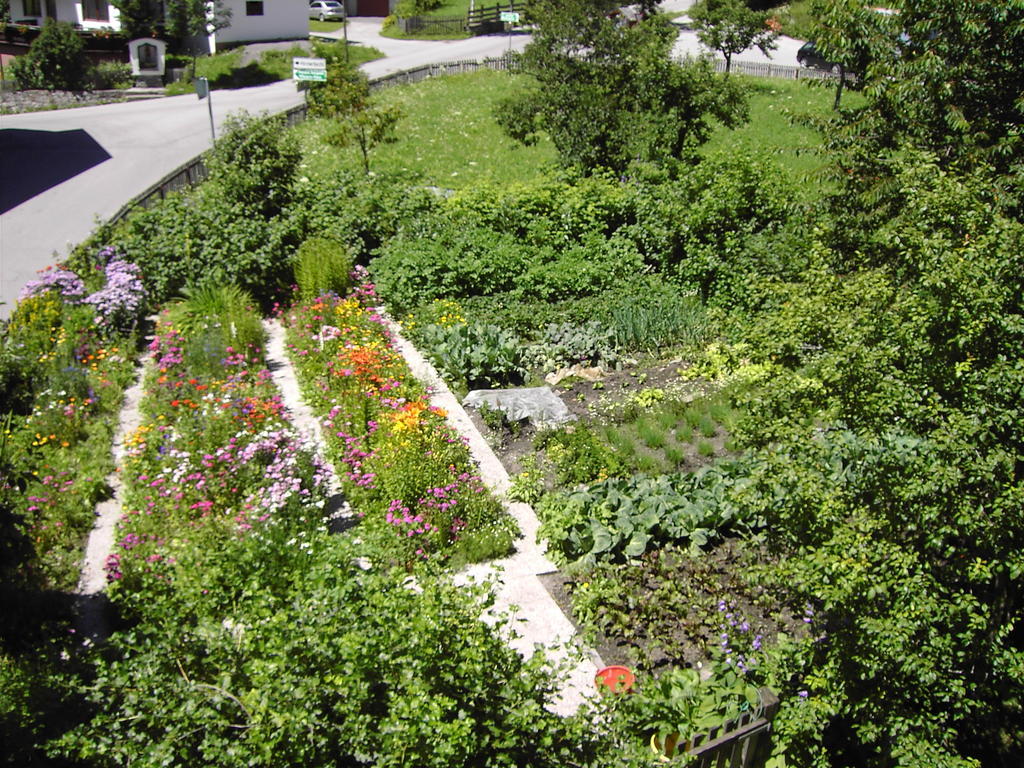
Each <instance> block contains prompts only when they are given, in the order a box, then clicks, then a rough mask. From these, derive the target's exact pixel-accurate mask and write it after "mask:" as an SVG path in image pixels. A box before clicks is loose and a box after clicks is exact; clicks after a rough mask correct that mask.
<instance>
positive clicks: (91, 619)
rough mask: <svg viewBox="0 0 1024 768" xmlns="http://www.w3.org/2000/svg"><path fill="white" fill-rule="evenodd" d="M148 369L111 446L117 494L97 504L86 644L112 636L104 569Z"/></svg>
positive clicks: (128, 396) (82, 581) (83, 594)
mask: <svg viewBox="0 0 1024 768" xmlns="http://www.w3.org/2000/svg"><path fill="white" fill-rule="evenodd" d="M146 367H147V366H146V363H143V364H141V365H139V366H138V368H137V370H136V379H135V383H134V384H132V386H131V387H129V388H128V389H127V390H125V393H124V403H123V405H122V406H121V414H120V417H119V421H118V425H117V430H116V431H115V432H114V439H113V443H112V446H111V452H112V453H113V455H114V471H113V472H111V473H110V475H108V476H107V484H108V485H109V486H110V487H111V489H113V494H111V497H110V498H109V499H106V500H105V501H101V502H100V503H99V504H97V505H96V521H95V523H93V529H92V531H91V532H90V533H89V538H88V540H87V541H86V545H85V556H84V558H83V560H82V570H81V574H80V575H79V579H78V590H77V595H78V599H77V601H76V608H77V610H76V613H77V625H78V626H77V632H78V635H79V637H81V638H82V641H83V642H85V643H95V642H98V641H99V640H103V639H105V638H106V637H107V636H108V635H109V634H110V632H109V627H108V626H107V621H106V611H105V605H106V600H104V599H103V597H102V594H101V593H102V592H103V590H104V588H105V587H106V586H107V574H106V572H105V571H104V568H103V566H104V565H105V564H106V562H107V557H108V556H109V555H110V553H111V551H112V550H113V548H114V535H115V532H116V529H117V521H118V520H120V519H121V506H122V503H123V501H124V484H123V483H122V482H121V475H120V468H121V462H122V460H123V459H124V440H125V437H126V436H127V435H129V434H131V433H132V432H134V431H135V430H136V429H137V428H138V427H139V426H140V425H141V424H142V414H141V412H140V411H139V403H140V402H141V401H142V383H143V381H144V380H145V375H146Z"/></svg>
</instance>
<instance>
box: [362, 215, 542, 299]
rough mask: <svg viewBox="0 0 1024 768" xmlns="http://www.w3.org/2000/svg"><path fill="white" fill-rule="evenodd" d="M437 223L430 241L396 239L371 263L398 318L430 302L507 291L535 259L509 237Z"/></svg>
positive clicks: (472, 228) (381, 289)
mask: <svg viewBox="0 0 1024 768" xmlns="http://www.w3.org/2000/svg"><path fill="white" fill-rule="evenodd" d="M439 224H441V226H442V227H444V228H443V229H442V230H441V231H440V232H437V233H436V234H434V235H432V236H428V237H420V236H418V235H412V236H403V235H400V236H399V237H397V238H395V240H394V241H392V242H390V243H388V244H387V245H386V246H385V247H384V248H383V249H382V253H381V255H380V256H379V257H378V258H377V259H375V260H374V262H373V265H372V268H373V275H374V278H375V280H376V282H377V284H378V286H379V288H380V291H381V295H382V296H383V297H384V298H385V300H386V301H387V303H388V306H389V307H390V308H391V309H392V311H394V312H395V313H397V314H405V313H407V312H409V311H411V310H413V309H415V308H416V307H418V306H419V305H421V304H426V303H427V302H430V301H432V300H434V299H439V298H451V299H459V298H462V297H464V296H479V295H490V294H495V293H501V292H504V291H510V290H512V289H513V288H514V287H515V286H516V284H517V281H518V278H519V277H520V276H521V275H522V274H523V273H524V272H525V271H526V269H527V268H528V266H529V264H530V263H531V262H532V261H533V260H534V258H535V254H534V253H533V252H532V251H531V250H530V249H528V248H527V247H526V246H524V245H523V244H521V243H519V242H517V241H516V239H515V238H514V237H512V236H511V235H504V234H501V233H498V232H494V231H492V230H488V229H484V228H482V227H479V226H475V225H465V226H459V227H455V226H451V225H448V226H445V225H444V224H443V223H441V222H439Z"/></svg>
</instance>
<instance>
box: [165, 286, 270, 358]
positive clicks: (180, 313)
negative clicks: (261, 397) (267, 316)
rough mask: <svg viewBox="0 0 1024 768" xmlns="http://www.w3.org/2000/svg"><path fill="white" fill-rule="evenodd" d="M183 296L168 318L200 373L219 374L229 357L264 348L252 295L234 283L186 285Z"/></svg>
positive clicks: (172, 308)
mask: <svg viewBox="0 0 1024 768" xmlns="http://www.w3.org/2000/svg"><path fill="white" fill-rule="evenodd" d="M182 293H183V294H184V295H185V298H184V300H182V301H179V302H177V303H176V304H173V305H172V306H171V307H170V308H169V309H168V311H167V315H168V320H169V322H170V323H171V325H172V326H173V327H174V329H175V330H177V331H178V332H179V333H181V335H182V336H183V337H184V339H185V340H186V341H187V342H188V343H187V344H185V358H186V361H187V364H188V368H189V370H191V371H192V373H193V375H197V376H207V375H208V376H213V377H216V376H219V375H221V374H222V372H223V363H222V362H221V361H222V360H224V358H226V357H231V356H232V355H233V354H235V353H238V352H244V353H252V352H258V351H259V350H261V349H262V348H263V339H264V333H263V325H262V323H261V322H260V316H259V315H258V314H257V312H256V311H255V302H254V301H253V299H252V297H251V296H250V295H249V294H247V293H246V292H245V291H243V290H242V289H241V288H239V287H237V286H235V285H230V284H229V285H212V284H209V283H206V284H203V285H200V286H198V287H196V288H185V289H184V290H183V291H182Z"/></svg>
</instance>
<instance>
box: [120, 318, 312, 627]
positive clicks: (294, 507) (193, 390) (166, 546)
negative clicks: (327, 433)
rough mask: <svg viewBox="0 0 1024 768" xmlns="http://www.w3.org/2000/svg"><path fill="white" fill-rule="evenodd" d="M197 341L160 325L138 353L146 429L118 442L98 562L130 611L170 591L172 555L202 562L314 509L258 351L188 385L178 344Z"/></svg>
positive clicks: (304, 464)
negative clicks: (107, 533) (118, 508)
mask: <svg viewBox="0 0 1024 768" xmlns="http://www.w3.org/2000/svg"><path fill="white" fill-rule="evenodd" d="M204 341H208V339H207V338H206V337H201V338H200V340H189V339H186V338H185V337H184V336H183V335H182V334H181V333H179V332H178V331H177V330H175V328H174V327H173V326H172V325H170V324H168V323H167V322H161V323H160V324H159V325H158V326H157V331H156V335H155V337H154V339H153V341H152V343H151V344H150V346H149V352H150V362H151V365H152V370H151V372H150V374H149V377H148V379H147V382H146V396H145V400H144V401H143V403H142V409H143V411H144V413H145V414H146V415H147V419H146V421H145V423H143V424H142V425H141V426H140V427H139V428H138V429H137V430H135V432H134V433H133V434H132V435H131V436H129V438H128V440H127V443H126V447H127V458H126V461H125V466H124V469H123V472H124V476H125V479H126V483H127V487H128V493H127V502H126V505H125V509H124V517H123V519H122V521H121V523H120V526H119V531H118V536H119V540H118V542H117V544H116V545H115V548H114V552H112V553H111V554H110V556H109V557H108V559H107V563H106V569H107V574H108V579H109V580H110V581H111V582H116V589H114V590H113V594H114V595H115V596H116V597H117V598H118V599H119V600H121V601H123V602H126V603H129V604H133V605H136V606H137V603H138V602H139V601H142V602H145V601H147V600H149V599H150V598H151V597H152V595H151V594H150V592H151V590H152V589H160V588H161V584H164V585H167V584H171V583H173V581H174V579H175V569H174V565H175V563H176V560H177V553H178V551H179V550H182V549H189V550H197V549H199V550H204V551H206V552H207V553H208V555H209V556H211V557H212V556H213V554H214V553H215V552H216V551H217V550H218V549H219V548H220V547H221V546H223V544H222V542H223V540H224V539H231V538H236V537H239V536H243V535H245V534H246V532H248V531H251V530H252V529H253V528H255V527H258V526H261V525H262V524H265V523H267V522H268V521H269V520H271V519H272V518H273V517H275V516H277V515H282V514H289V515H301V514H305V513H306V510H309V515H310V517H311V518H313V517H317V516H318V513H319V509H318V508H319V506H320V505H321V504H322V502H323V499H324V495H325V489H326V473H325V470H324V468H323V467H322V466H321V465H319V463H318V462H317V460H316V459H315V457H314V454H313V452H312V450H311V449H310V448H309V447H308V446H306V445H304V444H303V442H302V440H300V438H299V437H298V435H297V434H296V433H295V431H294V430H293V429H292V428H291V426H290V424H289V423H288V421H287V420H286V418H285V415H284V413H283V406H282V404H281V400H280V395H279V394H278V393H277V391H276V389H275V388H274V385H273V383H272V382H271V380H270V372H269V371H268V370H267V369H266V367H265V362H264V361H263V359H262V350H261V349H256V348H250V349H247V350H244V351H241V350H234V349H232V348H231V347H227V348H226V349H225V350H224V352H225V355H226V356H225V357H223V358H222V371H223V374H222V375H220V376H217V377H211V376H209V375H202V374H199V375H197V374H196V372H195V371H194V370H193V367H192V366H190V365H189V359H190V357H192V354H191V353H193V352H194V351H193V350H190V349H189V345H190V344H192V345H196V346H198V345H201V344H202V343H203V342H204ZM205 351H206V350H204V352H205ZM212 352H213V354H214V355H216V354H217V350H213V351H212ZM203 367H205V366H203ZM137 607H138V606H137Z"/></svg>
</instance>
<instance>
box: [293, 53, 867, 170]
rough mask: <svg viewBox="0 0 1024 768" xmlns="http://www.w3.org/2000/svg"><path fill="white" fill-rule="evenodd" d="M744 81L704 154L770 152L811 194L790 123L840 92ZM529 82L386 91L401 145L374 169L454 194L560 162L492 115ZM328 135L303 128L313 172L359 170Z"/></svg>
mask: <svg viewBox="0 0 1024 768" xmlns="http://www.w3.org/2000/svg"><path fill="white" fill-rule="evenodd" d="M733 77H742V76H741V75H733ZM745 79H746V80H747V82H749V83H750V85H751V88H752V89H753V93H752V95H751V102H750V121H749V122H748V123H746V124H745V125H743V126H740V127H739V128H737V129H735V130H730V129H727V128H721V129H719V130H718V131H717V132H716V133H715V134H714V135H713V136H712V138H711V140H710V141H709V142H708V144H707V145H706V147H705V149H704V151H705V152H706V153H712V152H715V151H731V150H733V149H742V150H748V151H752V152H767V153H768V154H769V155H771V157H772V158H773V159H774V160H775V161H776V163H777V164H778V165H779V167H780V168H782V169H783V170H785V171H786V172H787V173H788V174H789V175H790V177H791V178H792V179H793V181H794V183H796V184H797V185H798V186H799V187H800V188H806V189H810V187H808V186H807V185H806V184H801V183H800V182H802V181H803V180H804V178H805V177H806V176H808V175H809V174H813V173H814V172H815V171H817V170H819V169H820V168H821V167H822V160H821V158H819V156H818V155H817V154H816V153H815V152H814V149H815V147H817V146H818V145H820V143H821V141H820V137H819V135H818V134H817V132H816V131H814V130H813V129H812V128H809V127H807V126H805V125H799V124H794V123H793V122H792V118H793V117H795V116H800V115H805V114H810V115H827V114H829V113H830V112H831V109H832V100H833V98H834V95H835V92H834V91H832V90H831V89H829V88H826V87H824V86H821V85H816V84H811V83H809V82H808V81H791V80H767V79H763V78H753V77H751V78H745ZM526 82H527V81H526V80H525V79H524V78H520V77H513V76H509V75H508V74H505V73H502V72H490V71H484V72H478V73H475V74H471V75H457V76H451V77H438V78H433V79H431V80H427V81H425V82H423V83H420V84H417V85H411V86H399V87H395V88H388V89H386V90H384V91H381V92H380V95H379V98H381V99H382V100H383V101H385V102H386V103H388V104H394V105H396V106H398V107H400V108H401V109H402V111H403V113H404V117H403V118H402V120H401V121H400V122H399V124H398V135H399V138H398V141H397V142H395V143H394V144H389V145H384V146H381V147H378V148H377V149H375V150H374V151H373V154H372V156H371V160H370V166H371V169H372V170H376V171H381V172H394V171H409V172H412V173H414V174H416V175H418V176H419V177H421V178H422V180H423V182H424V183H426V184H433V185H436V186H439V187H445V188H451V189H456V188H461V187H464V186H468V185H471V184H473V183H475V182H477V181H481V180H486V179H490V180H493V181H496V182H501V183H508V182H515V181H523V180H526V179H529V178H532V177H534V176H536V175H537V174H538V173H540V172H542V170H543V169H544V168H545V167H550V166H551V165H553V164H554V163H555V162H556V159H557V158H556V155H555V151H554V147H553V146H552V145H551V143H550V141H548V140H546V139H545V140H542V141H540V142H539V143H538V144H537V145H536V146H533V147H522V146H520V145H518V144H516V143H515V142H513V141H512V140H511V139H509V138H507V137H506V136H505V135H504V133H502V131H501V129H500V128H499V127H498V125H497V123H495V121H494V117H493V109H494V105H495V104H496V103H497V102H498V101H499V100H500V99H501V98H503V97H505V96H507V95H508V94H511V93H513V92H514V91H515V89H517V88H522V87H525V85H526ZM860 98H861V97H860V95H859V94H857V93H854V92H852V91H847V92H846V93H845V94H844V96H843V100H844V103H845V104H853V103H854V102H855V100H857V99H860ZM326 130H327V126H326V125H325V124H323V123H321V122H319V121H311V122H310V123H306V124H304V125H302V126H300V127H299V128H298V131H299V135H301V136H302V138H303V143H304V146H305V147H306V150H307V154H308V158H309V159H308V162H309V166H310V170H311V171H312V172H314V173H316V172H318V171H319V170H325V171H326V170H330V169H333V168H336V167H338V166H347V167H352V168H358V167H359V156H358V153H357V151H356V150H355V149H354V148H347V149H336V148H333V147H329V146H327V145H325V144H323V143H322V141H321V139H322V138H323V136H324V135H325V133H326Z"/></svg>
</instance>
